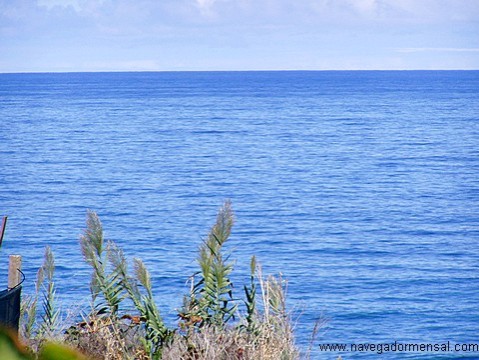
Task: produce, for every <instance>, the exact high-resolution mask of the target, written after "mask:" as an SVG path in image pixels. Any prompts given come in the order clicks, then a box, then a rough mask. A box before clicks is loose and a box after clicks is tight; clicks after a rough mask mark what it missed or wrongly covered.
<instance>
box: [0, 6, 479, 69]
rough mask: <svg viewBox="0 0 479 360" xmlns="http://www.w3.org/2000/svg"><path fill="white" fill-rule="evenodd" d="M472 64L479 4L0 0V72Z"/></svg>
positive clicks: (477, 61)
mask: <svg viewBox="0 0 479 360" xmlns="http://www.w3.org/2000/svg"><path fill="white" fill-rule="evenodd" d="M330 69H338V70H343V69H367V70H369V69H379V70H383V69H479V0H0V72H30V71H142V70H149V71H156V70H159V71H161V70H330Z"/></svg>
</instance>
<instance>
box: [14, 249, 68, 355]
mask: <svg viewBox="0 0 479 360" xmlns="http://www.w3.org/2000/svg"><path fill="white" fill-rule="evenodd" d="M54 275H55V258H54V256H53V252H52V250H51V248H50V247H49V246H47V247H46V248H45V255H44V260H43V264H42V266H41V267H40V269H39V270H38V272H37V281H36V284H35V295H34V296H33V297H27V298H26V300H24V301H23V304H22V308H21V320H22V324H21V327H20V334H21V336H22V337H23V339H25V340H26V341H27V342H28V343H29V344H30V345H31V346H32V347H33V348H34V349H36V350H38V349H39V348H40V347H41V344H42V343H43V342H44V341H45V340H48V339H55V338H57V337H58V336H59V333H60V332H61V329H62V327H61V319H60V309H59V308H58V307H57V304H56V287H55V281H54ZM40 297H41V299H40ZM40 304H41V308H40V311H39V309H38V308H39V307H40Z"/></svg>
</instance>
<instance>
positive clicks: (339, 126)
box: [0, 71, 479, 359]
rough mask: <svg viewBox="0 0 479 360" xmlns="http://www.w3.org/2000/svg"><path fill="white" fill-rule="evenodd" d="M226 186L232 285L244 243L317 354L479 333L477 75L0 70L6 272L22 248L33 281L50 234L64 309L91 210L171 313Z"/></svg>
mask: <svg viewBox="0 0 479 360" xmlns="http://www.w3.org/2000/svg"><path fill="white" fill-rule="evenodd" d="M225 199H231V200H232V203H233V207H234V210H235V214H236V224H235V227H234V231H233V234H232V237H231V239H230V243H229V247H228V249H229V250H230V251H232V252H233V253H232V257H231V258H232V259H234V260H235V261H236V265H235V277H234V280H235V284H236V288H237V291H238V292H239V293H238V295H239V294H240V292H241V288H242V284H243V283H246V282H247V281H248V279H249V272H248V271H249V258H250V256H251V255H253V254H254V255H256V256H257V258H258V260H259V262H260V263H261V264H262V267H263V273H264V274H278V273H281V274H282V276H283V277H284V278H285V279H287V280H288V305H289V307H290V309H291V310H293V319H294V323H295V329H296V339H297V343H298V344H299V345H300V346H301V347H302V349H303V350H306V349H307V348H308V346H309V345H310V344H312V349H313V350H312V351H313V352H312V358H313V359H316V358H317V359H333V358H334V359H335V358H336V356H337V355H338V353H333V352H331V353H327V352H321V351H319V344H324V343H384V342H387V343H391V342H394V341H398V342H402V343H407V342H409V343H444V342H447V341H451V342H453V343H479V337H478V335H479V334H478V330H479V325H478V324H479V307H478V303H479V242H478V240H479V225H478V224H479V207H478V200H479V71H377V72H376V71H366V72H362V71H351V72H350V71H340V72H334V71H333V72H172V73H168V72H165V73H63V74H0V215H8V216H9V222H8V226H7V232H6V236H5V239H4V243H3V245H2V248H1V250H0V264H1V265H0V269H1V270H0V276H1V277H0V280H1V279H4V280H5V281H4V282H5V285H4V286H6V272H7V270H6V268H7V263H8V256H7V255H9V254H21V255H22V256H23V269H24V273H25V275H26V280H25V283H24V286H25V287H24V294H25V293H27V294H28V293H32V292H33V289H34V282H35V276H36V271H37V269H38V267H39V266H40V265H41V263H42V257H43V252H44V248H45V246H46V245H50V246H51V247H52V249H53V251H54V254H55V258H56V263H57V272H56V276H57V281H56V285H57V286H58V295H59V296H60V300H61V303H62V304H63V308H64V309H68V308H72V307H79V308H81V307H87V306H89V301H90V299H89V288H88V283H89V279H90V270H89V268H88V267H87V265H86V264H85V263H84V262H83V261H82V257H81V253H80V250H79V242H78V239H79V235H80V234H81V233H82V231H83V229H84V227H85V218H86V211H87V209H93V210H95V211H97V212H98V214H99V215H100V218H101V219H102V222H103V225H104V228H105V231H106V236H107V238H109V239H113V240H115V241H116V242H117V243H118V244H119V245H120V246H121V247H122V248H123V249H124V250H125V253H126V254H127V256H128V257H130V258H132V257H139V258H141V259H143V260H144V262H145V263H146V264H147V266H148V267H149V269H150V271H151V272H152V275H153V281H154V287H155V295H156V297H157V300H158V302H159V304H160V308H161V311H162V313H163V314H164V316H165V317H166V318H167V321H169V322H170V323H171V324H173V323H174V322H175V308H178V307H180V306H181V297H182V295H183V294H184V293H186V292H187V291H188V285H187V284H186V281H187V279H188V276H189V275H190V274H192V273H193V272H195V271H196V266H197V265H196V256H197V255H196V250H197V248H198V246H199V244H200V243H201V241H202V239H203V238H204V237H205V235H206V234H207V233H208V230H209V227H210V226H211V225H212V224H213V222H214V220H215V216H216V212H217V210H218V208H219V207H220V205H221V204H222V202H223V201H224V200H225ZM318 318H323V319H327V323H326V325H325V326H324V327H323V328H321V329H320V331H319V334H318V336H317V338H316V339H314V340H313V341H312V342H311V341H310V336H311V331H312V329H313V326H314V322H315V320H316V319H318ZM342 355H343V358H344V359H363V358H372V359H374V358H381V359H383V358H386V359H437V358H440V359H456V358H471V359H472V358H479V353H477V352H476V353H448V354H439V353H431V352H423V353H418V352H415V353H387V354H383V355H377V354H376V353H375V352H364V353H360V352H355V353H343V354H342Z"/></svg>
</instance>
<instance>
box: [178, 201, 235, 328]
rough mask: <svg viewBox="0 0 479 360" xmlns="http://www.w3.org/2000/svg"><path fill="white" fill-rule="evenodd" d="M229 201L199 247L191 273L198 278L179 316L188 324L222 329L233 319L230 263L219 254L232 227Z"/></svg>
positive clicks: (231, 264)
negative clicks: (196, 265) (195, 269)
mask: <svg viewBox="0 0 479 360" xmlns="http://www.w3.org/2000/svg"><path fill="white" fill-rule="evenodd" d="M233 222H234V220H233V211H232V208H231V202H229V201H227V202H225V204H224V205H223V207H222V208H221V209H220V211H219V212H218V215H217V217H216V223H215V224H214V226H213V227H212V228H211V231H210V233H209V235H208V237H207V238H206V240H205V241H204V242H203V244H202V245H201V246H200V249H199V256H198V263H199V265H200V271H199V272H198V273H196V274H195V275H194V276H193V280H192V281H194V277H195V276H199V278H200V279H199V280H198V281H197V282H196V283H194V284H193V286H192V289H191V291H190V296H189V298H186V299H185V303H184V306H183V309H182V311H181V312H180V317H181V318H183V319H185V320H186V321H187V323H188V324H190V325H191V324H193V325H197V326H199V327H202V326H205V325H209V326H215V327H219V328H223V327H224V326H225V325H226V323H227V322H228V321H229V320H230V319H233V318H234V316H235V313H236V310H237V307H238V306H237V305H236V304H235V303H234V298H233V284H232V282H231V279H230V274H231V272H232V270H233V263H232V262H229V261H228V258H229V257H228V256H224V255H223V252H222V250H223V245H224V244H225V242H226V241H227V240H228V238H229V236H230V234H231V228H232V227H233Z"/></svg>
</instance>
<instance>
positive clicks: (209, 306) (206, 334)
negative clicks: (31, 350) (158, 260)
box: [23, 201, 298, 360]
mask: <svg viewBox="0 0 479 360" xmlns="http://www.w3.org/2000/svg"><path fill="white" fill-rule="evenodd" d="M233 223H234V215H233V211H232V208H231V203H230V202H229V201H227V202H225V204H224V205H223V206H222V207H221V208H220V210H219V212H218V215H217V217H216V222H215V224H214V225H213V227H212V228H211V230H210V232H209V234H208V237H207V238H206V239H205V240H204V241H203V243H202V244H201V245H200V248H199V255H198V258H197V260H198V265H199V271H198V272H196V273H195V274H194V275H193V276H192V277H191V289H190V291H189V293H188V294H187V295H186V296H185V298H184V304H183V307H182V309H181V310H179V313H178V317H179V319H180V322H179V326H178V328H173V329H170V328H168V327H167V326H166V324H165V323H164V321H163V319H162V316H161V314H160V311H159V307H158V306H157V304H156V303H155V299H154V295H153V288H152V281H151V275H150V273H149V271H148V270H147V268H146V266H145V265H144V264H143V262H142V261H141V260H139V259H134V260H133V268H134V271H133V275H130V273H129V268H128V262H127V260H126V259H125V257H124V254H123V252H122V250H121V249H120V248H119V247H118V246H117V245H116V244H115V243H114V242H112V241H108V242H105V240H104V236H103V227H102V224H101V222H100V219H99V218H98V215H97V214H96V213H94V212H91V211H89V212H88V214H87V227H86V229H85V231H84V233H83V235H82V236H81V237H80V245H81V250H82V253H83V256H84V259H85V261H86V262H87V263H88V264H89V265H90V266H91V267H92V270H93V272H92V279H91V283H90V291H91V295H92V310H91V311H90V312H89V313H88V314H87V315H86V316H85V317H84V321H83V322H80V323H77V324H75V325H73V326H71V327H70V328H69V329H68V331H67V332H66V334H65V339H64V341H65V342H67V343H68V344H71V345H72V346H74V347H76V348H77V349H79V350H81V351H82V352H83V353H85V354H86V355H88V356H91V357H94V358H100V359H115V360H116V359H118V360H120V359H145V360H146V359H175V360H181V359H185V360H193V359H195V360H211V359H218V360H222V359H224V360H229V359H243V360H248V359H251V360H253V359H271V360H274V359H281V360H287V359H291V360H292V359H297V358H298V351H297V349H296V347H295V346H294V341H293V335H292V334H293V330H292V327H291V323H290V317H289V314H288V313H287V312H286V300H285V299H286V294H285V293H286V285H285V284H286V283H285V282H284V281H283V280H282V279H281V277H279V278H278V277H272V276H270V277H268V278H266V279H264V278H263V276H262V274H261V269H260V267H258V265H257V264H256V258H255V257H254V256H253V257H252V258H251V263H250V281H249V283H248V284H247V285H245V286H244V287H243V291H244V296H245V299H244V300H241V299H240V298H236V297H235V296H234V287H233V283H232V281H231V273H232V271H233V262H232V261H230V260H229V258H230V256H229V254H228V253H226V254H225V252H224V245H225V243H226V242H227V240H228V239H229V237H230V235H231V230H232V227H233ZM53 269H54V262H53V254H52V253H51V251H50V250H49V249H47V252H46V255H45V263H44V266H42V269H41V271H39V276H38V281H37V293H36V296H34V297H33V298H32V299H31V301H30V303H29V307H28V306H27V307H25V308H26V314H28V316H25V320H26V321H25V323H24V324H23V329H24V333H25V334H26V336H27V337H28V336H31V335H32V334H35V336H36V337H37V338H44V337H46V336H47V334H54V333H55V331H57V330H58V329H59V328H61V326H60V324H59V322H58V319H59V315H58V314H59V313H58V311H57V310H56V308H55V306H54V304H55V288H54V283H53ZM44 279H46V285H43V281H44ZM258 282H259V289H260V294H261V296H259V295H258V286H257V285H258ZM40 288H41V289H43V290H44V291H45V295H44V297H43V301H42V304H43V312H42V317H41V323H37V322H36V321H34V320H32V319H35V318H36V316H35V311H36V308H37V303H38V298H39V289H40ZM124 302H127V304H125V305H122V304H123V303H124ZM241 302H243V304H244V309H245V314H242V313H241V311H240V308H239V304H240V303H241ZM131 304H132V305H133V307H134V311H136V313H134V314H131V313H125V311H124V309H128V308H130V309H131ZM57 333H58V331H57ZM49 336H50V335H49ZM59 338H62V337H61V336H60V337H59Z"/></svg>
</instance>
